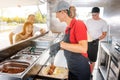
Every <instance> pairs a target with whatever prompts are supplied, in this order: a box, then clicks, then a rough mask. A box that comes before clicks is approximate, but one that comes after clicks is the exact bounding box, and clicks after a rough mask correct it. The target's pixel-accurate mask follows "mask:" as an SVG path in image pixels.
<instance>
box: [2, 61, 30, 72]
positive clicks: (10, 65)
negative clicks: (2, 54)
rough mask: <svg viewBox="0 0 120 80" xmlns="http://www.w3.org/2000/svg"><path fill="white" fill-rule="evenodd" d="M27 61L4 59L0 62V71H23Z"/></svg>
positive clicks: (27, 65) (26, 66)
mask: <svg viewBox="0 0 120 80" xmlns="http://www.w3.org/2000/svg"><path fill="white" fill-rule="evenodd" d="M29 65H30V64H29V63H28V62H20V61H5V62H2V63H1V64H0V72H1V73H8V74H17V73H21V72H23V71H25V69H27V68H28V67H29Z"/></svg>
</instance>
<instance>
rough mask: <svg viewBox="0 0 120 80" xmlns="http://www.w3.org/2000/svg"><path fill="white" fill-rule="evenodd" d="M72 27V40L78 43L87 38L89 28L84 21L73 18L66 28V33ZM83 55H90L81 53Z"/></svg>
mask: <svg viewBox="0 0 120 80" xmlns="http://www.w3.org/2000/svg"><path fill="white" fill-rule="evenodd" d="M68 28H70V42H71V43H78V42H79V41H81V40H87V28H86V26H85V24H84V22H83V21H81V20H76V19H72V21H71V23H70V25H69V26H68V27H67V28H66V34H67V33H68ZM81 54H82V55H83V56H85V57H88V54H87V53H81Z"/></svg>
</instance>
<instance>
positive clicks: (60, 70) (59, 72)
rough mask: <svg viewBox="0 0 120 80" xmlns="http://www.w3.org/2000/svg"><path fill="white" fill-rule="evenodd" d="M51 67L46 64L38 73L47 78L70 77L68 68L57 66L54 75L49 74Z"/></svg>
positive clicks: (61, 78)
mask: <svg viewBox="0 0 120 80" xmlns="http://www.w3.org/2000/svg"><path fill="white" fill-rule="evenodd" d="M49 69H50V66H44V67H43V68H42V70H41V71H40V73H39V74H38V75H39V76H43V77H46V78H52V79H60V80H65V79H67V78H68V69H67V68H64V67H58V66H56V68H55V69H54V72H53V74H52V75H49V74H48V71H49Z"/></svg>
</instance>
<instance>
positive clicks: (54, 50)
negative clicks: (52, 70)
mask: <svg viewBox="0 0 120 80" xmlns="http://www.w3.org/2000/svg"><path fill="white" fill-rule="evenodd" d="M59 50H60V42H58V43H55V44H53V45H51V46H50V53H49V54H50V56H55V55H56V54H57V52H58V51H59Z"/></svg>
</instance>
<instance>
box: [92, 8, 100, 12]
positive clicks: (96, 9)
mask: <svg viewBox="0 0 120 80" xmlns="http://www.w3.org/2000/svg"><path fill="white" fill-rule="evenodd" d="M99 12H100V9H99V8H98V7H93V8H92V13H99Z"/></svg>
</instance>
